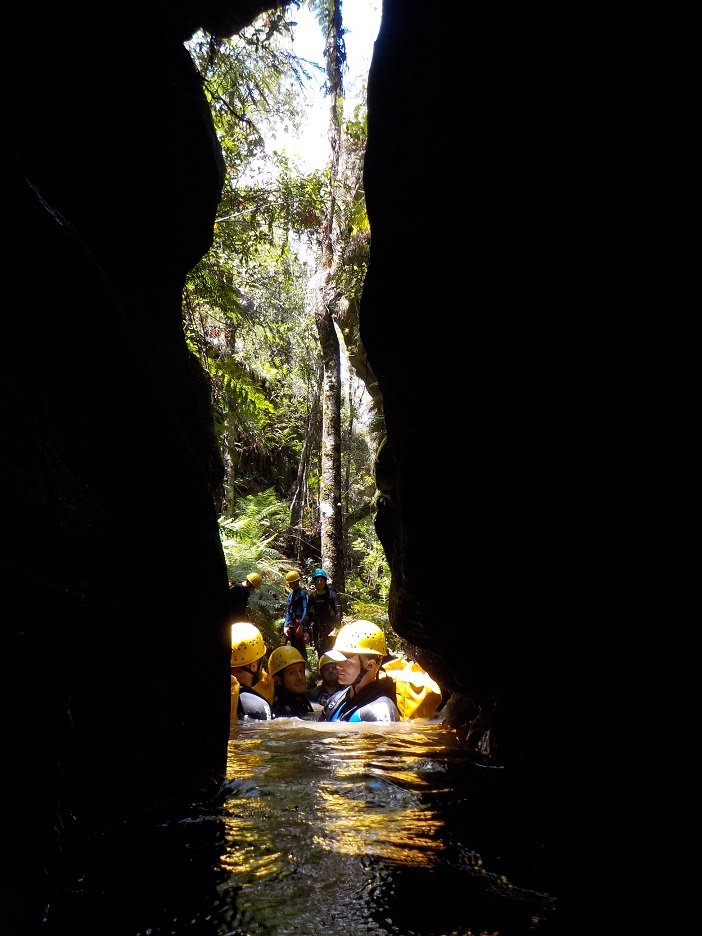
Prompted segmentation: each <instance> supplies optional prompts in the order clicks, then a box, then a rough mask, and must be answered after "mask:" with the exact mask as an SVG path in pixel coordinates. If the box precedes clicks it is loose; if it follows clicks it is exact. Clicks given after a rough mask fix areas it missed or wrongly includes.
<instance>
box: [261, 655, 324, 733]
mask: <svg viewBox="0 0 702 936" xmlns="http://www.w3.org/2000/svg"><path fill="white" fill-rule="evenodd" d="M268 672H269V674H270V675H271V676H272V677H273V682H274V683H275V700H274V701H273V705H272V706H271V712H272V714H273V718H303V717H304V716H305V715H309V714H310V713H312V712H313V711H314V709H313V708H312V705H311V703H310V701H309V699H308V698H307V696H306V695H305V692H306V691H307V682H306V680H305V661H304V660H303V658H302V655H301V654H300V653H298V651H297V650H296V649H295V648H294V647H278V649H277V650H274V651H273V653H271V655H270V657H269V658H268Z"/></svg>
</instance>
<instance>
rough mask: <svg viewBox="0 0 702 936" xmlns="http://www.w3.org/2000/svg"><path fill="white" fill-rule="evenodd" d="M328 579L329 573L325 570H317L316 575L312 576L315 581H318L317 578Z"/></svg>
mask: <svg viewBox="0 0 702 936" xmlns="http://www.w3.org/2000/svg"><path fill="white" fill-rule="evenodd" d="M326 577H327V573H326V572H325V571H324V569H315V570H314V573H313V574H312V578H313V579H316V578H323V579H325V578H326Z"/></svg>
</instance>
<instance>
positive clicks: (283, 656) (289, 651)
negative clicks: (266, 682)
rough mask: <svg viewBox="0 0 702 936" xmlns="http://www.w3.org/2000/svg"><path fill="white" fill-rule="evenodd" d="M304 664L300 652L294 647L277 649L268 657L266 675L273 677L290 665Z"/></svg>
mask: <svg viewBox="0 0 702 936" xmlns="http://www.w3.org/2000/svg"><path fill="white" fill-rule="evenodd" d="M304 662H305V660H304V657H303V656H302V654H301V653H300V651H299V650H296V649H295V648H294V647H290V646H286V647H278V649H277V650H274V651H273V653H271V655H270V656H269V657H268V674H269V676H275V674H276V673H279V672H280V671H281V670H283V669H285V667H286V666H290V664H291V663H304Z"/></svg>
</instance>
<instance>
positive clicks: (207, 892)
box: [45, 719, 556, 936]
mask: <svg viewBox="0 0 702 936" xmlns="http://www.w3.org/2000/svg"><path fill="white" fill-rule="evenodd" d="M508 803H509V798H508V797H507V798H506V797H505V791H504V790H503V789H501V772H500V771H499V770H491V769H488V768H486V769H483V770H480V769H478V768H476V767H475V766H474V765H473V764H472V763H471V762H470V761H469V760H468V758H467V755H466V754H465V751H464V750H463V749H462V748H461V747H460V745H459V744H458V743H457V742H456V741H455V738H454V736H453V735H452V733H450V732H447V731H446V730H444V729H443V728H442V726H441V725H440V724H439V723H438V722H409V723H406V722H399V723H397V722H396V723H392V724H387V725H385V724H384V725H378V724H374V723H360V724H358V725H353V726H350V725H349V724H348V723H342V724H337V723H329V722H322V723H320V722H315V721H302V720H300V719H275V720H274V721H273V722H270V721H269V722H247V723H240V724H239V725H237V727H236V729H235V730H234V732H233V734H232V737H231V739H230V742H229V752H228V769H227V779H226V782H225V784H224V785H223V788H222V790H221V795H220V796H219V797H218V798H217V801H216V803H212V804H208V805H206V806H198V807H192V808H190V809H189V810H187V811H181V812H180V813H179V814H175V815H174V814H170V815H158V816H156V815H154V816H152V817H150V821H147V822H145V823H141V824H139V825H138V826H137V825H134V826H129V827H121V828H120V829H118V830H114V831H113V832H112V833H111V834H109V835H105V836H101V838H100V841H99V842H96V843H93V845H92V853H91V855H90V856H89V861H88V867H87V868H86V872H85V874H84V875H83V876H82V878H81V880H80V882H78V883H77V885H76V887H75V888H74V889H73V891H72V892H71V893H70V894H67V895H66V896H65V897H64V898H63V899H62V900H61V901H57V902H56V905H55V906H54V907H53V910H52V912H51V913H50V914H49V916H48V918H47V921H46V927H45V930H46V933H47V936H48V934H49V933H50V932H51V931H52V930H53V932H55V933H56V934H61V936H63V934H64V933H66V932H70V933H71V934H72V936H84V934H85V936H87V934H88V933H90V934H91V936H92V934H94V933H99V932H110V933H112V932H114V933H118V934H119V936H166V934H167V936H186V934H188V936H335V934H337V933H343V934H345V936H478V934H483V933H485V934H499V936H521V934H528V933H530V934H533V933H538V934H543V936H546V934H549V936H551V934H553V933H555V932H556V931H555V929H553V928H552V924H553V919H554V915H555V914H554V911H555V901H554V900H553V898H552V897H551V896H550V893H549V892H550V891H551V890H552V888H551V887H550V882H549V879H548V876H547V869H548V861H544V860H542V859H543V858H544V854H543V851H542V843H541V842H540V839H539V835H538V831H539V827H538V822H536V823H534V824H532V825H531V826H529V829H530V831H529V832H528V833H527V834H524V829H523V827H522V828H519V829H517V828H516V827H515V825H514V819H515V816H517V815H518V814H519V815H523V814H524V813H525V809H524V808H523V806H522V805H521V804H516V808H515V810H514V811H513V812H512V813H511V814H510V813H509V810H507V811H506V804H508ZM184 812H185V813H186V814H184Z"/></svg>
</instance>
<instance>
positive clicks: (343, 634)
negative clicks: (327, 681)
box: [325, 621, 388, 662]
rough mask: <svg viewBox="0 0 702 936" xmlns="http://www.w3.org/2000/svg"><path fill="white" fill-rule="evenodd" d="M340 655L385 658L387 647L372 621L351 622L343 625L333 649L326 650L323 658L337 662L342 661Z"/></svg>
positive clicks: (378, 629)
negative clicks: (369, 655)
mask: <svg viewBox="0 0 702 936" xmlns="http://www.w3.org/2000/svg"><path fill="white" fill-rule="evenodd" d="M342 653H370V654H373V655H374V656H379V657H386V656H387V655H388V645H387V643H386V642H385V634H384V633H383V632H382V630H381V629H380V628H379V627H378V625H377V624H373V623H372V621H351V622H350V623H349V624H344V626H343V627H342V628H340V630H339V633H338V634H337V635H336V640H335V641H334V649H333V650H327V652H326V654H325V656H328V657H331V660H332V661H333V662H337V661H338V660H339V659H343V658H342V656H341V654H342ZM337 654H338V655H337Z"/></svg>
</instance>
